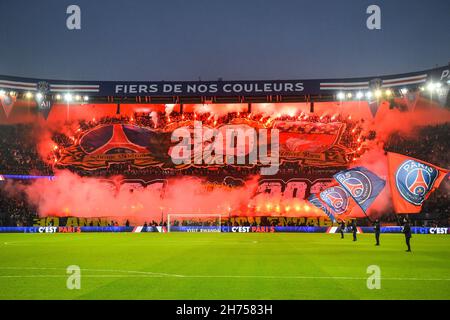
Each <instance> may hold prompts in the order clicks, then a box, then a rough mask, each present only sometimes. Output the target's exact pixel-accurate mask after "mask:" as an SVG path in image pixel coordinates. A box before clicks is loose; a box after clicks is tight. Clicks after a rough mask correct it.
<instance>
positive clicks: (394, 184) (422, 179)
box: [388, 152, 449, 213]
mask: <svg viewBox="0 0 450 320" xmlns="http://www.w3.org/2000/svg"><path fill="white" fill-rule="evenodd" d="M388 164H389V184H390V186H391V193H392V200H393V202H394V209H395V212H396V213H419V212H420V210H421V209H422V203H423V202H424V201H425V200H426V199H427V198H428V197H429V196H430V194H431V193H432V192H433V191H434V190H436V189H437V188H438V187H439V185H440V184H441V182H442V180H443V179H444V178H445V176H446V175H447V173H448V172H449V171H448V170H446V169H442V168H439V167H437V166H435V165H432V164H430V163H428V162H425V161H422V160H418V159H414V158H411V157H408V156H404V155H401V154H398V153H392V152H388Z"/></svg>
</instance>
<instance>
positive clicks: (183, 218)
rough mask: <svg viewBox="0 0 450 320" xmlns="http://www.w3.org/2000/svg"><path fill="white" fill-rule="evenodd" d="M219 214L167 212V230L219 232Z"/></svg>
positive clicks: (220, 221) (220, 223)
mask: <svg viewBox="0 0 450 320" xmlns="http://www.w3.org/2000/svg"><path fill="white" fill-rule="evenodd" d="M221 226H222V215H221V214H206V213H205V214H176V213H169V214H167V232H221V229H222V228H221Z"/></svg>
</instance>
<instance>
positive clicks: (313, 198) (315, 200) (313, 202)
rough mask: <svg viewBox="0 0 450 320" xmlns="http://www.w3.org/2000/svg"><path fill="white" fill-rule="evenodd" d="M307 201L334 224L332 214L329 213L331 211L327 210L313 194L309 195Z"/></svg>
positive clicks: (334, 220)
mask: <svg viewBox="0 0 450 320" xmlns="http://www.w3.org/2000/svg"><path fill="white" fill-rule="evenodd" d="M308 201H309V202H311V203H312V204H313V205H315V206H316V207H317V208H319V209H320V210H322V211H323V212H325V214H326V215H327V216H328V217H329V218H330V220H331V221H333V222H336V219H335V218H334V215H333V213H331V211H330V210H328V208H327V206H326V205H325V204H324V203H323V202H322V201H320V199H319V198H317V197H316V195H315V194H312V195H310V196H309V198H308Z"/></svg>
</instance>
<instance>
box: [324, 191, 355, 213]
mask: <svg viewBox="0 0 450 320" xmlns="http://www.w3.org/2000/svg"><path fill="white" fill-rule="evenodd" d="M320 198H321V199H322V200H323V201H324V202H325V203H326V204H327V205H328V206H329V207H331V208H332V209H333V211H334V212H336V214H343V213H345V212H346V211H347V208H348V201H349V199H348V194H347V192H346V191H345V190H344V189H343V188H342V187H340V186H335V187H331V188H328V189H325V190H324V191H322V192H321V193H320Z"/></svg>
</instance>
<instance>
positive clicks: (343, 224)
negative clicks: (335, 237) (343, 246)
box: [339, 220, 345, 239]
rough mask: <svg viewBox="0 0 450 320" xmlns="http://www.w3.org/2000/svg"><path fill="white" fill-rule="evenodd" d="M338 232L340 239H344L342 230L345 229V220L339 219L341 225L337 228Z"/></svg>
mask: <svg viewBox="0 0 450 320" xmlns="http://www.w3.org/2000/svg"><path fill="white" fill-rule="evenodd" d="M339 229H340V230H339V232H340V233H341V239H344V231H345V222H344V220H342V221H341V227H340V228H339Z"/></svg>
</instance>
